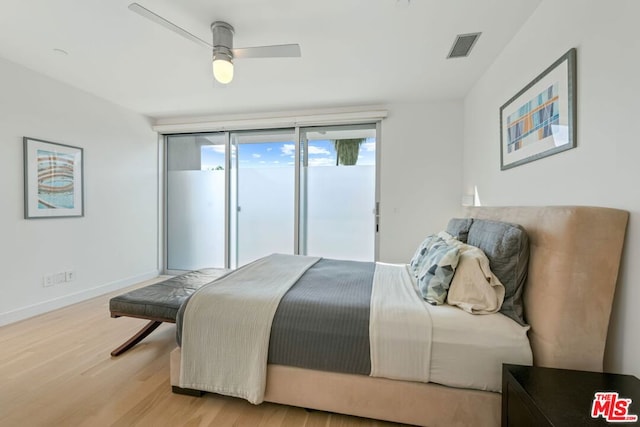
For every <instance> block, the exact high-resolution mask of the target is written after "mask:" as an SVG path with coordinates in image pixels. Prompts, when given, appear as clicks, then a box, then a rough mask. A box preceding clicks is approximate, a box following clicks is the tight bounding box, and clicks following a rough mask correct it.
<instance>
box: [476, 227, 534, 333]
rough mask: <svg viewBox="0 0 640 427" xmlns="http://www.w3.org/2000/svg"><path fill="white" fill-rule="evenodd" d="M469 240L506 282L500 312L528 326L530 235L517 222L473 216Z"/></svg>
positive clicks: (502, 280)
mask: <svg viewBox="0 0 640 427" xmlns="http://www.w3.org/2000/svg"><path fill="white" fill-rule="evenodd" d="M467 243H468V244H470V245H472V246H477V247H479V248H480V249H482V250H483V251H484V253H485V254H486V255H487V258H489V265H490V267H491V271H493V273H494V274H495V275H496V276H497V277H498V279H500V281H501V282H502V284H503V285H504V289H505V294H504V302H503V303H502V307H501V308H500V312H501V313H502V314H504V315H505V316H508V317H510V318H512V319H513V320H515V321H516V322H518V323H519V324H521V325H526V322H525V320H524V310H523V306H522V290H523V287H524V282H525V281H526V280H527V269H528V266H529V238H528V237H527V233H526V231H525V230H524V228H522V226H520V225H518V224H510V223H507V222H500V221H490V220H484V219H474V220H473V223H472V224H471V228H469V236H468V238H467Z"/></svg>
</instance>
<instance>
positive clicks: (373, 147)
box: [361, 142, 376, 151]
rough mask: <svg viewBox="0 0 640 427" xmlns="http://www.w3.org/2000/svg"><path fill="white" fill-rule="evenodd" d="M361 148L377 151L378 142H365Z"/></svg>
mask: <svg viewBox="0 0 640 427" xmlns="http://www.w3.org/2000/svg"><path fill="white" fill-rule="evenodd" d="M361 148H362V149H363V150H364V151H376V143H375V142H365V143H364V144H362V146H361Z"/></svg>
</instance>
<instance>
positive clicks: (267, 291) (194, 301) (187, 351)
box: [180, 254, 319, 404]
mask: <svg viewBox="0 0 640 427" xmlns="http://www.w3.org/2000/svg"><path fill="white" fill-rule="evenodd" d="M318 260H319V258H315V257H302V256H295V255H281V254H274V255H270V256H268V257H265V258H261V259H259V260H257V261H255V262H253V263H251V264H249V265H247V266H245V267H242V268H241V269H238V270H236V271H235V272H233V273H231V274H229V275H227V276H224V277H222V278H220V279H218V280H217V281H215V282H214V283H212V284H211V285H207V286H204V287H202V288H200V289H199V290H198V291H196V292H195V293H194V294H193V296H192V297H191V299H190V301H189V304H188V305H187V307H186V310H185V313H184V321H183V331H182V358H181V366H180V387H183V388H191V389H196V390H203V391H210V392H213V393H220V394H225V395H228V396H235V397H241V398H243V399H246V400H248V401H249V402H251V403H254V404H258V403H261V402H262V401H263V398H264V390H265V386H266V372H267V357H268V351H269V336H270V332H271V323H272V321H273V316H274V315H275V312H276V309H277V308H278V304H279V303H280V300H281V299H282V297H283V296H284V294H285V293H286V292H287V290H289V288H290V287H291V286H293V284H294V283H295V282H296V281H297V280H298V278H300V276H302V275H303V274H304V272H305V271H307V269H308V268H309V267H311V266H312V265H313V264H315V263H316V262H317V261H318Z"/></svg>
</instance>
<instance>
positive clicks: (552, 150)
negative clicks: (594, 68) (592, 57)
mask: <svg viewBox="0 0 640 427" xmlns="http://www.w3.org/2000/svg"><path fill="white" fill-rule="evenodd" d="M575 146H576V49H575V48H573V49H571V50H569V51H568V52H567V53H565V54H564V55H562V57H561V58H560V59H558V60H557V61H556V62H554V63H553V64H551V66H550V67H549V68H547V69H546V70H544V71H543V72H542V74H540V75H539V76H538V77H536V78H535V79H534V80H533V81H532V82H531V83H529V84H528V85H527V86H525V87H524V88H523V89H522V90H521V91H520V92H518V93H517V94H516V95H515V96H514V97H513V98H511V99H510V100H509V101H507V102H506V103H505V104H504V105H503V106H502V107H500V169H501V170H505V169H510V168H513V167H515V166H519V165H522V164H524V163H528V162H532V161H534V160H538V159H541V158H543V157H547V156H550V155H552V154H556V153H559V152H561V151H565V150H569V149H571V148H575Z"/></svg>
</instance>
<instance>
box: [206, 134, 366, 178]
mask: <svg viewBox="0 0 640 427" xmlns="http://www.w3.org/2000/svg"><path fill="white" fill-rule="evenodd" d="M375 150H376V143H375V138H367V139H366V141H365V142H364V143H363V144H362V145H361V146H360V152H359V154H358V162H357V163H356V165H374V164H375V159H376V151H375ZM224 151H225V147H224V145H205V146H203V147H202V158H201V165H202V170H209V169H216V168H218V167H223V166H224ZM239 153H240V154H239V156H240V157H239V160H240V166H241V167H253V168H263V167H291V166H293V165H294V160H295V143H294V142H293V141H283V142H263V143H243V144H240V148H239ZM335 165H336V151H335V149H334V148H333V142H332V141H331V140H313V141H309V166H310V167H314V166H335Z"/></svg>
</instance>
